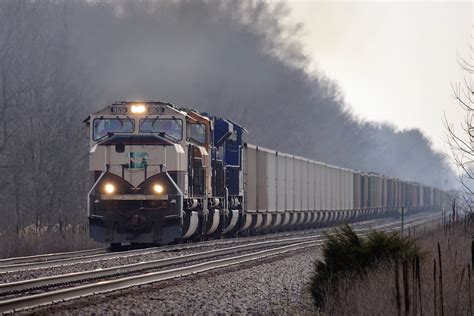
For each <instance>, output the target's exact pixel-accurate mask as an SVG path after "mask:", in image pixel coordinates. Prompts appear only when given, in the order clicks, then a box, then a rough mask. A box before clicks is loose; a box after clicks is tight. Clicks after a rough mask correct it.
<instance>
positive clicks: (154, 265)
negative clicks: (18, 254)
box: [0, 235, 324, 296]
mask: <svg viewBox="0 0 474 316" xmlns="http://www.w3.org/2000/svg"><path fill="white" fill-rule="evenodd" d="M308 239H311V240H316V241H323V240H324V236H323V235H321V236H309V237H300V238H289V239H283V240H271V241H263V242H258V243H253V244H246V245H240V246H235V247H231V248H221V249H214V250H209V251H204V252H200V253H194V254H188V255H183V256H177V257H172V258H164V259H158V260H152V261H146V262H139V263H133V264H127V265H121V266H116V267H111V268H106V269H97V270H90V271H81V272H75V273H69V274H63V275H55V276H50V277H44V278H38V279H32V280H24V281H18V282H12V283H3V284H0V296H4V295H8V294H15V293H18V292H22V291H25V290H37V289H41V288H47V287H50V286H56V285H63V284H72V283H77V282H85V281H90V280H96V279H100V278H105V277H114V276H118V275H126V274H130V273H135V272H140V271H144V270H151V269H159V268H163V267H166V266H170V265H177V264H184V263H189V262H193V261H199V260H204V259H209V258H214V257H218V256H224V255H229V254H234V253H236V252H243V251H249V250H255V249H258V248H264V247H271V246H281V245H287V244H292V243H297V242H302V241H306V240H308Z"/></svg>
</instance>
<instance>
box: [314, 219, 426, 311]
mask: <svg viewBox="0 0 474 316" xmlns="http://www.w3.org/2000/svg"><path fill="white" fill-rule="evenodd" d="M326 236H327V238H328V240H327V241H326V243H325V244H324V246H323V249H322V250H323V251H322V254H323V260H318V261H316V263H315V267H314V272H313V275H312V277H311V293H312V295H313V298H314V301H315V304H316V306H317V307H322V306H323V305H324V304H323V302H324V299H325V294H326V293H327V292H328V291H330V290H331V288H333V287H335V286H337V283H338V281H339V280H341V279H343V278H347V277H349V278H358V277H361V276H364V275H365V274H366V273H367V272H368V271H369V270H370V269H372V268H374V267H376V266H378V265H379V264H381V263H383V262H387V261H399V260H408V262H412V260H413V258H414V257H416V256H419V257H423V253H421V252H420V250H419V249H418V248H417V247H416V245H415V243H414V242H413V241H412V240H410V239H408V238H406V237H402V236H400V235H399V234H398V233H397V232H389V233H386V232H383V231H370V232H369V233H367V235H366V236H365V237H361V236H358V235H357V234H356V233H355V232H354V231H353V230H352V228H351V227H350V226H348V225H345V226H343V227H342V228H339V229H336V231H335V233H334V234H326Z"/></svg>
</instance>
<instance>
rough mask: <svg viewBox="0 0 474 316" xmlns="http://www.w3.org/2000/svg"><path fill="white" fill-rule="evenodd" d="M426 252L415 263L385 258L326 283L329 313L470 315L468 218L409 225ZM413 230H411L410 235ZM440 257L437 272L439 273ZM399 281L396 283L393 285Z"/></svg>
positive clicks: (469, 238) (470, 265) (326, 311)
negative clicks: (361, 272) (364, 272)
mask: <svg viewBox="0 0 474 316" xmlns="http://www.w3.org/2000/svg"><path fill="white" fill-rule="evenodd" d="M410 233H411V235H412V237H414V238H415V239H416V242H417V244H418V245H419V246H420V248H421V249H423V250H425V251H426V252H427V256H426V258H423V259H422V260H421V261H420V262H419V264H418V267H419V273H418V272H417V263H416V261H414V262H405V264H398V265H397V264H395V263H385V264H383V265H382V266H379V267H378V268H377V269H375V270H373V271H372V272H370V273H369V275H368V276H367V277H361V278H351V279H344V280H343V281H342V282H340V284H338V285H337V286H336V287H335V288H332V289H329V290H328V294H329V295H327V298H326V302H325V308H324V311H322V312H323V313H324V314H328V315H474V314H473V310H474V304H473V302H472V291H473V290H474V286H473V285H474V282H473V281H474V280H473V276H472V263H471V242H472V240H473V239H472V233H473V223H472V222H465V221H462V222H458V223H457V224H455V225H454V224H452V223H451V224H445V225H441V226H438V227H434V228H431V229H428V230H422V231H418V232H414V231H411V232H410ZM413 235H415V236H413ZM440 258H441V267H442V271H441V272H442V273H440ZM397 284H398V286H397Z"/></svg>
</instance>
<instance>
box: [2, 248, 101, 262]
mask: <svg viewBox="0 0 474 316" xmlns="http://www.w3.org/2000/svg"><path fill="white" fill-rule="evenodd" d="M108 251H109V248H107V247H105V248H95V249H87V250H79V251H68V252H56V253H47V254H41V255H35V256H24V257H12V258H6V259H0V266H3V265H14V264H20V263H28V262H44V261H46V260H54V259H65V258H69V257H71V256H77V257H81V256H87V255H91V254H101V253H107V252H108ZM42 260H44V261H42Z"/></svg>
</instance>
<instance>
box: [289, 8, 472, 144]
mask: <svg viewBox="0 0 474 316" xmlns="http://www.w3.org/2000/svg"><path fill="white" fill-rule="evenodd" d="M288 2H289V5H290V7H291V9H292V16H293V19H294V21H295V22H302V23H304V26H305V27H304V32H303V37H302V40H303V43H304V44H305V48H306V51H307V53H308V56H309V57H310V58H311V60H312V63H313V64H312V67H313V68H314V69H319V70H322V71H323V72H324V73H325V74H326V75H327V76H329V77H330V78H332V79H333V80H335V81H337V82H338V84H339V86H340V87H341V89H342V91H343V92H344V94H345V97H346V101H347V102H348V103H349V104H350V105H351V107H352V109H353V111H354V112H355V113H356V114H357V115H359V116H360V117H363V118H366V119H369V120H375V121H386V122H391V123H393V124H394V125H395V126H397V127H399V128H409V127H418V128H420V129H421V130H423V131H424V132H425V134H426V135H428V136H429V137H430V138H431V140H432V141H433V143H434V145H435V147H436V148H437V149H441V150H442V149H444V148H445V144H444V142H445V141H444V140H445V138H446V137H445V130H444V126H443V122H442V116H443V111H445V112H446V114H447V116H448V117H449V118H450V119H451V120H452V121H455V120H457V121H460V120H462V111H460V110H459V109H458V107H457V106H456V104H455V102H454V101H453V99H452V91H451V86H450V83H451V82H455V81H459V80H463V76H464V74H463V73H462V71H461V70H460V69H459V66H458V64H457V60H456V58H457V54H458V53H459V54H460V55H462V56H464V57H468V56H469V45H470V41H471V38H472V35H471V31H472V23H473V18H472V17H473V11H472V4H471V2H469V1H465V2H452V1H445V2H440V1H438V2H425V1H418V2H397V1H392V2H388V1H383V2H382V1H373V2H360V1H350V2H340V1H337V2H336V1H317V0H306V1H302V0H288Z"/></svg>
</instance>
